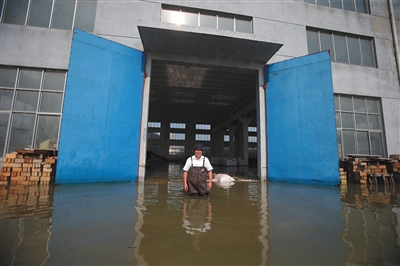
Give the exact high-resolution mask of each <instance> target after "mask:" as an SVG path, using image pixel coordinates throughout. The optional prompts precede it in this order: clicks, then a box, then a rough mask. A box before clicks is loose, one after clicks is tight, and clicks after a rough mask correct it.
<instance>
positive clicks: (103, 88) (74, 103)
mask: <svg viewBox="0 0 400 266" xmlns="http://www.w3.org/2000/svg"><path fill="white" fill-rule="evenodd" d="M144 63H145V54H144V53H142V52H140V51H137V50H134V49H132V48H129V47H126V46H123V45H120V44H117V43H115V42H111V41H109V40H106V39H102V38H100V37H97V36H95V35H92V34H89V33H86V32H83V31H80V30H74V36H73V39H72V46H71V54H70V63H69V68H68V76H67V83H66V90H65V98H64V106H63V116H62V122H61V129H60V142H59V154H58V160H57V172H56V182H57V183H85V182H108V181H134V180H136V179H137V170H138V156H139V139H140V120H141V112H142V87H143V74H144Z"/></svg>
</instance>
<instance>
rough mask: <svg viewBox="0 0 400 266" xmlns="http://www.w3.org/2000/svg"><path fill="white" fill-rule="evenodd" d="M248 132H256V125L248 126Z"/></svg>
mask: <svg viewBox="0 0 400 266" xmlns="http://www.w3.org/2000/svg"><path fill="white" fill-rule="evenodd" d="M248 131H249V132H257V127H248Z"/></svg>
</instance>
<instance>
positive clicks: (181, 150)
mask: <svg viewBox="0 0 400 266" xmlns="http://www.w3.org/2000/svg"><path fill="white" fill-rule="evenodd" d="M184 154H185V146H174V145H170V146H169V155H177V156H179V155H184Z"/></svg>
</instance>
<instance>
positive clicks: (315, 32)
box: [307, 28, 376, 67]
mask: <svg viewBox="0 0 400 266" xmlns="http://www.w3.org/2000/svg"><path fill="white" fill-rule="evenodd" d="M307 45H308V53H309V54H313V53H317V52H320V51H325V50H329V51H330V55H331V61H332V62H337V63H345V64H351V65H360V66H368V67H376V56H375V48H374V42H373V38H370V37H363V36H355V35H349V34H344V33H337V32H329V31H325V30H319V29H312V28H307Z"/></svg>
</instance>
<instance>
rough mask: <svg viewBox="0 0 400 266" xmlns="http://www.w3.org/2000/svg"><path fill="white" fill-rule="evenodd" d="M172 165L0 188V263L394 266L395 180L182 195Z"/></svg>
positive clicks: (398, 229) (399, 229)
mask: <svg viewBox="0 0 400 266" xmlns="http://www.w3.org/2000/svg"><path fill="white" fill-rule="evenodd" d="M181 169H182V165H177V164H169V165H163V167H161V168H158V167H157V168H155V167H154V166H152V167H150V168H149V169H148V171H147V179H146V181H145V182H144V183H138V184H137V183H135V182H132V183H97V184H83V185H82V184H79V185H78V184H75V185H72V184H71V185H57V186H54V185H50V186H48V185H47V186H45V185H41V186H36V185H35V186H32V185H30V186H28V185H12V184H9V185H7V186H0V200H1V208H0V210H1V213H0V225H1V237H0V248H1V253H0V255H1V257H0V264H1V265H399V264H400V248H399V246H400V238H399V236H400V225H399V221H400V207H399V202H400V185H399V184H397V185H396V186H394V187H388V186H386V187H385V186H384V185H383V184H380V185H379V186H378V187H370V186H360V185H357V184H348V185H347V186H341V187H336V186H318V185H300V184H284V183H272V182H268V183H264V182H260V181H257V180H250V181H249V182H236V183H235V184H234V185H232V186H231V187H229V188H224V187H219V186H217V185H216V184H214V186H213V188H212V189H211V195H210V196H208V197H189V196H187V195H185V194H184V193H183V191H182V188H183V186H182V181H181V173H182V172H181ZM221 171H223V172H229V173H230V174H231V175H232V176H239V177H245V178H248V177H254V172H255V170H254V169H250V170H249V169H245V170H244V171H239V172H236V174H237V175H235V174H234V173H235V170H232V169H221Z"/></svg>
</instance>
